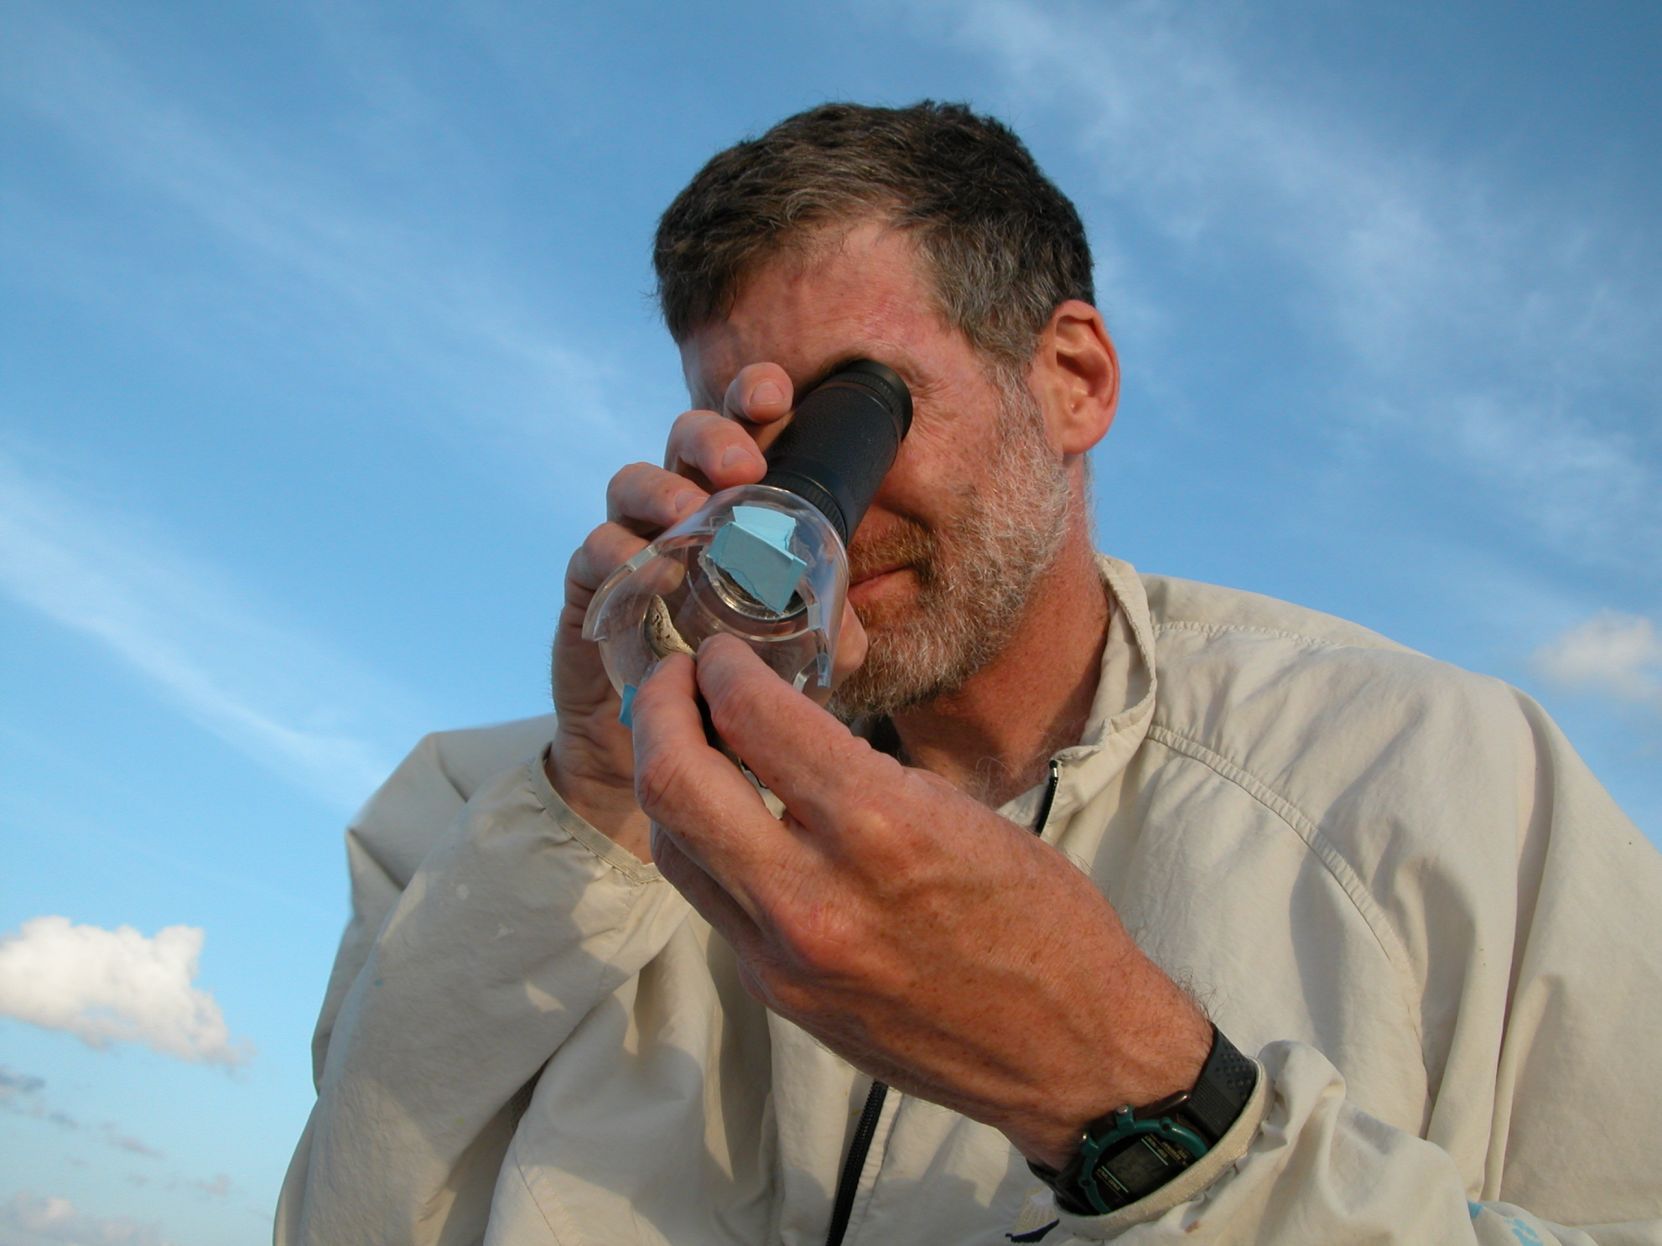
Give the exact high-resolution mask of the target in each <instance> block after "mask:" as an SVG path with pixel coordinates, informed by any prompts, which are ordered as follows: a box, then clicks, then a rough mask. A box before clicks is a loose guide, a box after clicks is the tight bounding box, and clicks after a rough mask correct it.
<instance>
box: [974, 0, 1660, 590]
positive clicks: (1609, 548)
mask: <svg viewBox="0 0 1662 1246" xmlns="http://www.w3.org/2000/svg"><path fill="white" fill-rule="evenodd" d="M952 12H953V20H952V21H951V22H950V23H948V24H946V26H945V27H943V28H945V29H950V30H952V31H955V32H956V33H955V34H953V35H950V36H948V37H949V38H951V39H953V40H954V41H955V42H956V43H957V44H958V46H960V47H962V48H964V49H966V50H969V51H970V52H972V53H974V54H976V55H979V56H982V57H984V58H985V59H986V60H987V61H988V62H989V63H991V64H992V65H993V66H994V67H995V69H996V70H997V71H998V72H1000V73H1001V74H1002V75H1003V76H1004V78H1005V80H1006V81H1007V83H1008V84H1009V87H1010V89H1011V90H1012V91H1013V92H1014V94H1015V96H1016V97H1017V98H1018V99H1020V100H1023V101H1026V102H1027V104H1028V106H1029V107H1033V108H1049V107H1051V106H1053V105H1054V106H1057V107H1060V106H1062V105H1064V104H1065V105H1066V116H1067V118H1068V119H1069V122H1068V124H1070V125H1071V126H1072V127H1073V129H1074V145H1075V147H1076V149H1077V151H1078V153H1079V155H1080V157H1081V158H1082V159H1084V160H1085V161H1087V162H1088V163H1090V164H1092V165H1093V166H1094V167H1095V168H1096V169H1097V170H1098V173H1099V179H1100V180H1099V184H1098V187H1097V189H1098V192H1099V193H1100V194H1101V195H1102V196H1103V197H1104V198H1105V199H1106V200H1107V201H1108V202H1110V203H1112V204H1114V205H1116V207H1117V209H1118V210H1122V211H1125V212H1128V213H1130V214H1133V216H1134V218H1135V219H1136V221H1137V222H1138V225H1139V227H1140V228H1146V229H1149V230H1152V231H1154V232H1155V233H1156V234H1159V235H1163V236H1164V237H1165V238H1166V239H1167V240H1168V241H1170V242H1171V243H1172V244H1173V245H1175V246H1177V247H1180V248H1185V249H1187V250H1189V251H1190V252H1191V254H1193V255H1195V256H1197V257H1198V256H1202V255H1204V256H1206V257H1207V262H1208V264H1216V263H1218V262H1219V261H1218V259H1217V257H1218V256H1220V255H1222V256H1227V257H1229V258H1228V260H1227V261H1225V262H1228V263H1238V264H1253V263H1265V262H1267V263H1271V264H1274V265H1276V266H1278V268H1279V271H1280V273H1281V274H1283V278H1284V289H1285V291H1286V296H1287V300H1288V302H1287V306H1288V307H1291V308H1298V309H1301V314H1302V317H1303V321H1304V331H1305V332H1306V333H1308V334H1310V335H1311V336H1312V338H1313V340H1317V341H1321V340H1326V341H1327V342H1328V343H1329V346H1330V349H1331V350H1332V352H1333V355H1334V358H1335V360H1336V361H1337V360H1343V361H1345V364H1346V366H1345V368H1344V369H1343V370H1342V375H1341V378H1340V380H1339V382H1338V383H1337V384H1336V385H1335V389H1334V392H1335V399H1334V403H1333V407H1332V409H1330V410H1328V411H1324V412H1321V413H1320V415H1321V421H1322V424H1323V425H1326V426H1328V427H1332V426H1333V425H1334V424H1335V423H1336V422H1339V421H1342V420H1346V419H1348V420H1352V421H1357V422H1360V423H1361V424H1363V425H1364V426H1366V431H1367V436H1368V437H1371V438H1374V439H1376V440H1377V441H1379V442H1380V443H1381V444H1387V443H1394V444H1396V445H1397V446H1399V447H1401V446H1403V445H1405V444H1406V445H1408V446H1409V447H1411V451H1412V452H1413V453H1417V454H1420V455H1422V456H1423V457H1424V458H1425V459H1427V460H1430V461H1433V462H1435V463H1437V464H1438V465H1439V466H1440V467H1445V468H1446V467H1450V466H1458V467H1459V468H1460V469H1461V470H1463V471H1465V472H1467V473H1470V474H1471V475H1473V476H1475V477H1476V478H1477V479H1478V480H1480V481H1481V482H1483V483H1484V484H1486V485H1489V486H1492V487H1493V492H1494V496H1495V497H1496V498H1497V499H1498V501H1497V505H1499V506H1501V507H1504V508H1505V509H1506V510H1507V511H1508V512H1509V518H1511V519H1513V520H1514V521H1515V522H1516V523H1517V525H1518V527H1519V530H1520V531H1532V532H1533V533H1535V534H1536V536H1537V537H1538V538H1539V539H1541V540H1543V541H1545V542H1548V543H1550V544H1551V545H1554V546H1556V547H1557V548H1558V549H1560V550H1562V551H1564V552H1565V553H1566V554H1568V555H1569V556H1572V557H1575V558H1578V559H1581V560H1585V561H1587V562H1589V563H1592V564H1602V565H1605V566H1613V567H1617V568H1626V569H1631V570H1634V571H1638V572H1640V573H1642V574H1645V575H1653V574H1654V565H1653V564H1654V556H1653V552H1654V550H1655V549H1656V548H1657V547H1658V546H1659V545H1662V473H1659V472H1658V470H1657V466H1656V464H1657V454H1656V451H1657V449H1658V447H1657V444H1656V427H1655V421H1654V411H1655V406H1656V402H1657V400H1658V391H1659V387H1658V385H1657V383H1656V376H1655V369H1654V362H1653V353H1654V343H1655V342H1656V340H1657V339H1658V337H1659V336H1662V304H1659V303H1658V301H1657V299H1656V298H1655V296H1654V286H1653V281H1654V278H1655V277H1656V276H1657V272H1658V268H1659V264H1658V259H1657V252H1656V249H1655V246H1654V243H1653V242H1652V241H1651V239H1652V238H1653V236H1654V235H1653V233H1652V231H1651V230H1650V227H1649V223H1648V221H1633V220H1625V219H1622V218H1620V217H1619V216H1616V215H1613V214H1611V213H1609V212H1608V211H1606V209H1605V207H1604V205H1601V204H1600V203H1599V202H1598V201H1597V200H1596V198H1594V197H1591V196H1588V197H1586V198H1585V199H1584V200H1582V201H1581V202H1578V203H1576V204H1574V206H1573V207H1563V208H1559V207H1554V206H1553V205H1552V203H1551V202H1550V201H1549V199H1548V198H1547V197H1545V196H1541V195H1537V196H1534V197H1533V198H1532V199H1528V200H1525V199H1523V198H1521V197H1520V196H1519V195H1517V194H1515V193H1512V192H1513V188H1511V187H1509V186H1507V185H1505V184H1504V183H1503V182H1501V181H1499V180H1497V178H1496V176H1495V175H1494V174H1493V171H1492V170H1486V169H1484V168H1483V167H1481V165H1480V164H1479V163H1477V162H1465V163H1460V162H1456V161H1453V160H1449V159H1446V158H1442V157H1440V156H1438V155H1437V154H1434V153H1433V152H1432V151H1431V150H1430V149H1429V148H1428V147H1427V146H1425V145H1423V144H1422V145H1419V146H1414V145H1411V144H1404V143H1403V142H1402V141H1401V140H1400V139H1399V138H1398V137H1397V136H1394V135H1393V134H1392V133H1391V132H1390V131H1389V130H1388V129H1387V128H1386V127H1385V126H1384V125H1383V124H1381V123H1380V121H1379V119H1378V118H1377V117H1373V116H1368V115H1364V114H1362V113H1361V112H1359V111H1356V110H1354V109H1353V110H1351V111H1346V110H1345V109H1344V107H1343V106H1342V104H1340V102H1339V99H1338V95H1339V93H1338V92H1334V95H1335V105H1336V106H1335V107H1332V108H1322V107H1316V106H1312V100H1313V98H1314V96H1313V94H1312V92H1311V90H1309V89H1308V88H1309V87H1310V85H1311V84H1310V83H1308V82H1307V81H1304V80H1302V79H1301V80H1300V87H1299V89H1296V90H1295V89H1292V88H1291V87H1290V86H1289V84H1288V80H1287V75H1286V74H1282V73H1277V72H1275V70H1276V69H1277V66H1274V65H1266V64H1265V63H1264V58H1263V57H1262V56H1260V55H1255V54H1253V53H1252V52H1251V51H1250V49H1251V48H1252V47H1253V46H1254V44H1253V41H1252V40H1251V38H1249V37H1245V36H1247V35H1249V34H1250V33H1251V32H1250V31H1244V30H1243V29H1240V27H1242V26H1244V25H1245V24H1246V23H1247V22H1248V21H1250V18H1249V17H1247V16H1246V14H1247V13H1248V12H1249V11H1227V12H1219V11H1217V10H1195V9H1192V8H1190V9H1185V8H1173V7H1171V6H1169V5H1162V4H1149V3H1129V4H1116V5H1110V6H1102V5H1084V4H1064V5H1053V4H1045V5H1040V4H1037V3H1032V2H1030V0H971V2H970V3H967V4H964V5H954V6H952ZM1281 68H1283V69H1284V68H1285V66H1282V67H1281ZM1289 72H1291V71H1289ZM1329 85H1332V84H1329ZM1097 236H1098V239H1099V241H1100V242H1101V243H1102V244H1103V246H1102V249H1103V250H1104V251H1105V252H1106V253H1108V254H1109V255H1110V256H1113V257H1114V258H1113V263H1112V266H1111V270H1110V271H1111V273H1112V274H1113V275H1114V276H1115V277H1118V276H1120V275H1121V274H1129V279H1130V280H1133V281H1134V280H1136V277H1135V264H1134V263H1128V262H1127V260H1126V258H1125V257H1123V256H1115V255H1114V250H1115V249H1114V245H1113V238H1112V231H1111V229H1101V230H1098V231H1097ZM1130 301H1131V302H1132V304H1133V308H1135V307H1136V306H1137V305H1139V304H1142V305H1147V304H1153V305H1155V306H1158V305H1159V303H1160V301H1161V300H1160V296H1159V295H1158V294H1157V293H1155V292H1152V291H1151V290H1149V289H1148V288H1147V287H1146V284H1145V287H1144V288H1142V289H1140V290H1138V291H1136V293H1135V296H1134V297H1133V298H1132V299H1131V300H1130ZM1144 362H1145V365H1146V362H1147V361H1146V360H1145V361H1144ZM1341 394H1342V395H1343V398H1342V399H1341V398H1339V397H1338V395H1341ZM1312 414H1313V415H1314V414H1316V413H1315V412H1313V413H1312ZM1647 447H1648V452H1647Z"/></svg>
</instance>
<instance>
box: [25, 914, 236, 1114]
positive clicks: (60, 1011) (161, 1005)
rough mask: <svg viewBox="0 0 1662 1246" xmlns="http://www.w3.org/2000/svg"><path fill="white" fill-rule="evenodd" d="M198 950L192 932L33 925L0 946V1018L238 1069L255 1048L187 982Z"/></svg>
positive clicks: (49, 920)
mask: <svg viewBox="0 0 1662 1246" xmlns="http://www.w3.org/2000/svg"><path fill="white" fill-rule="evenodd" d="M202 944H203V933H202V931H201V930H199V929H197V928H195V927H193V926H168V927H165V928H164V929H162V930H160V931H158V932H157V933H156V934H155V936H154V937H149V938H147V937H146V936H144V935H143V934H140V933H139V932H138V931H137V930H135V929H133V928H132V927H131V926H121V927H119V928H117V929H115V930H105V929H103V928H102V927H100V926H80V925H76V924H74V923H72V922H71V921H70V920H69V919H68V918H67V917H36V918H33V919H31V920H30V921H26V922H24V923H23V926H22V927H21V929H20V930H18V932H17V933H16V934H13V935H9V936H7V937H6V938H4V939H0V1014H4V1015H6V1016H10V1017H15V1018H17V1019H18V1020H20V1021H27V1022H29V1023H30V1024H32V1025H38V1026H42V1027H44V1028H46V1029H52V1030H63V1031H66V1032H68V1033H70V1034H73V1035H75V1036H76V1037H77V1038H80V1039H81V1040H82V1041H84V1042H86V1043H88V1044H89V1045H91V1046H93V1047H105V1046H108V1045H109V1044H110V1043H115V1042H132V1043H143V1044H144V1045H145V1046H147V1047H150V1048H152V1049H154V1050H155V1051H159V1052H161V1053H163V1054H164V1055H170V1056H177V1057H178V1058H180V1059H182V1060H190V1061H193V1062H197V1063H203V1064H224V1065H236V1064H241V1063H242V1062H244V1061H245V1060H247V1059H248V1057H249V1056H250V1054H252V1049H251V1048H250V1046H249V1045H248V1043H247V1042H246V1041H238V1042H233V1041H232V1039H231V1035H230V1031H229V1030H228V1028H227V1027H226V1024H225V1018H224V1016H223V1014H221V1012H220V1009H219V1004H218V1003H217V1002H215V1000H214V998H213V996H212V995H210V994H209V993H208V992H207V991H204V990H202V989H200V988H199V987H197V986H195V985H194V982H195V979H196V972H197V962H198V959H199V958H200V956H201V954H202ZM119 1144H120V1143H118V1145H119ZM139 1145H140V1146H142V1145H143V1144H139Z"/></svg>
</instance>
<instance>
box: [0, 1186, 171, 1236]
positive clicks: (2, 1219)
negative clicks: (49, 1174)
mask: <svg viewBox="0 0 1662 1246" xmlns="http://www.w3.org/2000/svg"><path fill="white" fill-rule="evenodd" d="M44 1243H54V1244H59V1243H61V1244H63V1246H169V1239H167V1238H164V1237H163V1236H162V1235H161V1230H160V1229H158V1228H157V1227H156V1226H155V1225H153V1224H142V1223H140V1222H139V1221H136V1220H131V1219H128V1218H127V1217H125V1216H91V1215H87V1214H86V1213H85V1212H82V1211H78V1210H77V1209H76V1207H75V1205H74V1204H73V1203H71V1202H70V1201H69V1200H68V1199H67V1198H59V1197H57V1196H55V1195H46V1196H42V1195H36V1194H33V1193H30V1192H28V1191H20V1192H19V1193H17V1194H14V1195H12V1197H11V1201H10V1202H7V1203H5V1204H0V1246H43V1244H44Z"/></svg>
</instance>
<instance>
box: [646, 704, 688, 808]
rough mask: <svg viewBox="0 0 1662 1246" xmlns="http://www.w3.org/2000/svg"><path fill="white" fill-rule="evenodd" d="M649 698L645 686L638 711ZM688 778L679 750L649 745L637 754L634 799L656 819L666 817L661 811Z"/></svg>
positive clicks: (672, 799)
mask: <svg viewBox="0 0 1662 1246" xmlns="http://www.w3.org/2000/svg"><path fill="white" fill-rule="evenodd" d="M646 698H647V694H646V691H645V690H644V689H643V691H642V693H641V696H640V698H639V699H638V700H637V701H636V709H637V711H639V709H640V708H641V706H640V701H641V700H645V699H646ZM685 781H686V762H685V760H684V759H683V758H682V757H681V756H680V755H679V750H676V749H665V748H655V747H651V746H649V747H647V748H646V749H645V750H644V751H643V753H642V754H641V755H638V756H637V757H636V758H635V803H637V804H638V805H640V807H641V811H642V812H643V813H645V814H646V815H647V816H648V817H649V818H652V819H653V820H654V821H664V820H665V819H662V818H659V817H658V816H657V815H658V813H659V812H660V811H662V810H664V809H666V808H669V807H670V806H671V805H672V803H673V802H674V800H675V797H676V794H677V793H678V792H679V791H680V790H681V788H682V785H683V784H684V783H685Z"/></svg>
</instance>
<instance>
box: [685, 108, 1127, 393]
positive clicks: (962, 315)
mask: <svg viewBox="0 0 1662 1246" xmlns="http://www.w3.org/2000/svg"><path fill="white" fill-rule="evenodd" d="M867 219H877V220H882V221H884V222H885V223H887V224H890V225H893V226H894V227H896V228H898V229H900V230H902V231H903V232H905V233H906V234H908V235H910V236H911V237H912V238H913V239H914V240H915V242H916V244H917V247H918V250H919V253H920V254H921V255H922V256H923V258H924V261H925V263H926V265H927V266H928V269H929V274H930V276H931V278H932V280H933V285H934V293H935V297H936V299H937V301H938V303H939V308H940V311H941V312H942V314H943V315H944V316H945V318H946V320H947V322H948V323H949V324H951V325H953V326H954V327H956V328H957V329H959V330H960V331H961V332H963V334H964V335H965V336H966V337H967V338H968V339H969V340H970V343H971V344H972V345H973V346H974V347H975V348H976V349H977V350H978V351H980V352H981V354H982V355H983V356H984V357H985V358H986V360H987V361H988V363H989V364H991V365H992V367H993V369H994V370H995V371H997V372H1000V373H1004V374H1006V375H1009V374H1011V373H1013V372H1019V371H1020V370H1023V369H1025V367H1026V365H1027V363H1028V362H1029V360H1030V359H1031V358H1032V354H1033V350H1034V348H1035V346H1036V344H1037V341H1038V336H1039V333H1040V332H1041V331H1042V330H1043V328H1044V326H1045V325H1046V323H1048V322H1049V320H1050V315H1051V313H1052V312H1053V311H1055V309H1056V308H1057V307H1058V306H1059V305H1060V304H1061V303H1063V302H1065V301H1066V300H1068V299H1083V300H1084V301H1085V302H1088V303H1094V302H1095V290H1094V288H1093V285H1092V281H1091V251H1090V246H1089V244H1088V243H1087V242H1086V240H1085V228H1084V225H1083V224H1082V223H1081V222H1080V219H1079V213H1078V211H1077V210H1076V209H1075V208H1074V206H1073V204H1072V203H1071V202H1070V201H1069V200H1068V198H1067V196H1065V195H1063V194H1062V192H1061V191H1060V190H1058V189H1057V188H1056V186H1055V184H1054V183H1052V182H1051V181H1050V179H1049V178H1047V177H1046V176H1045V175H1044V174H1043V173H1042V172H1041V171H1040V170H1039V166H1038V165H1037V164H1036V163H1035V162H1034V160H1033V157H1032V155H1031V154H1030V153H1029V152H1028V150H1027V148H1026V147H1025V146H1023V145H1022V142H1021V140H1020V139H1019V138H1017V137H1016V135H1015V134H1014V133H1013V132H1012V131H1011V130H1010V129H1009V127H1007V126H1005V125H1004V124H1003V123H1002V122H999V121H997V120H995V119H993V118H991V117H983V116H978V115H977V114H975V113H974V112H971V111H970V109H969V108H967V107H965V106H964V105H962V104H938V103H935V102H933V101H930V100H924V101H922V102H920V103H917V104H913V105H911V106H909V107H906V108H874V107H868V106H865V105H860V104H822V105H820V106H819V107H818V108H812V109H809V110H808V111H807V112H802V113H798V114H797V115H795V116H794V117H788V118H786V119H785V120H784V121H781V122H780V123H779V124H777V125H775V126H774V127H773V128H772V129H770V130H769V131H767V133H765V134H763V135H762V136H761V137H760V138H753V139H746V140H745V141H744V142H741V143H738V144H736V145H735V146H733V147H729V148H728V149H727V150H725V151H723V152H720V153H718V154H717V155H716V156H715V157H713V158H712V159H711V160H710V162H709V163H708V164H706V165H705V166H704V167H703V168H702V169H701V170H699V172H698V174H697V175H696V176H695V177H694V178H693V180H692V181H691V182H690V183H688V185H687V187H686V189H685V190H683V191H682V192H681V193H680V194H679V195H677V196H676V198H675V201H674V202H673V203H671V204H670V206H669V208H668V210H666V211H665V212H664V215H663V218H662V219H661V220H660V221H659V223H658V232H657V236H656V238H655V240H654V245H653V252H652V261H653V267H654V269H655V270H656V272H657V276H658V302H659V306H660V307H661V308H662V310H663V315H664V322H665V324H666V325H667V326H668V328H669V331H670V334H671V336H673V337H674V338H675V340H676V341H677V342H681V341H684V340H685V339H686V337H687V335H688V334H689V333H691V332H693V331H694V330H695V329H697V328H699V327H700V326H702V325H704V324H707V323H709V322H710V321H711V320H714V319H716V318H718V317H720V316H723V315H725V314H726V313H727V311H728V310H730V309H731V307H732V305H733V301H734V299H735V298H736V297H737V296H738V293H739V289H740V287H741V285H742V284H743V282H744V280H745V278H746V277H747V276H748V275H749V274H750V272H751V271H752V270H753V269H754V268H755V267H756V266H757V265H759V264H760V263H762V262H764V261H766V260H769V259H772V258H774V257H775V256H777V255H779V254H780V253H782V252H785V251H788V250H791V249H794V248H799V247H805V246H807V245H809V244H810V242H811V241H812V239H813V238H814V237H815V236H817V235H818V234H819V233H820V232H821V231H822V230H824V229H826V228H828V227H837V226H849V225H853V224H856V223H858V222H860V221H863V220H867Z"/></svg>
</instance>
